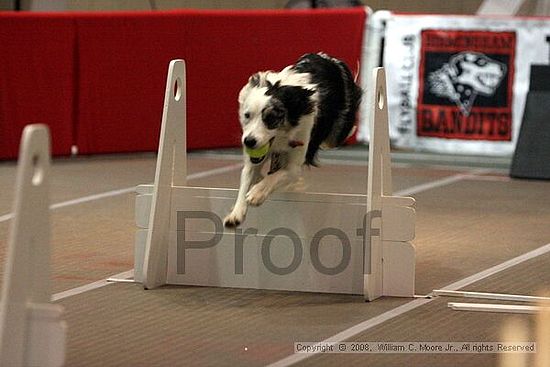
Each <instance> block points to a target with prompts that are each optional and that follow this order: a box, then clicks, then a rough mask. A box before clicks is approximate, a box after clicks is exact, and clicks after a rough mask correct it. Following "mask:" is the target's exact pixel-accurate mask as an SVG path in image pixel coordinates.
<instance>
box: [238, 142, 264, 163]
mask: <svg viewBox="0 0 550 367" xmlns="http://www.w3.org/2000/svg"><path fill="white" fill-rule="evenodd" d="M269 147H270V144H269V143H267V144H265V145H262V146H261V147H259V148H256V149H252V148H248V147H245V148H244V149H245V151H246V154H248V155H249V156H250V159H251V160H252V162H253V163H256V162H261V160H262V158H263V157H265V156H266V154H267V152H269Z"/></svg>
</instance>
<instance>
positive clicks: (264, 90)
mask: <svg viewBox="0 0 550 367" xmlns="http://www.w3.org/2000/svg"><path fill="white" fill-rule="evenodd" d="M277 78H278V74H277V73H274V72H260V73H257V74H254V75H252V76H251V77H250V79H249V80H248V83H247V84H246V85H245V86H244V87H243V88H242V90H241V92H240V93H239V119H240V122H241V126H242V130H243V135H242V143H243V145H244V146H246V147H248V148H251V149H256V148H259V147H262V146H264V145H266V144H269V143H270V142H272V141H273V139H274V138H275V137H276V136H281V135H284V134H289V132H290V131H291V130H292V129H293V128H296V127H297V126H299V124H300V120H301V119H302V117H304V116H307V115H309V114H311V113H313V110H314V102H313V99H312V96H313V94H314V93H315V92H314V91H313V90H311V89H307V88H304V87H301V86H295V85H281V81H280V80H277Z"/></svg>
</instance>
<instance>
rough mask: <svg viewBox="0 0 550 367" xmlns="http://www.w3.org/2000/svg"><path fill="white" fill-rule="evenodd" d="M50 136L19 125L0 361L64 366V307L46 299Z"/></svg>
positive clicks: (13, 365)
mask: <svg viewBox="0 0 550 367" xmlns="http://www.w3.org/2000/svg"><path fill="white" fill-rule="evenodd" d="M49 168H50V136H49V130H48V128H47V127H46V126H45V125H29V126H27V127H26V128H25V130H24V131H23V136H22V139H21V148H20V151H19V163H18V167H17V180H16V186H15V188H16V190H15V206H14V217H13V219H12V223H11V230H10V237H9V240H8V248H7V250H8V252H7V257H6V265H5V268H4V280H3V285H2V299H1V301H0V302H1V303H0V366H10V367H18V366H43V367H55V366H62V365H63V364H64V361H65V337H66V325H65V322H64V321H63V320H62V318H61V315H62V313H63V307H61V306H60V305H55V304H52V303H50V297H51V294H50V216H49V194H48V191H49V176H48V172H49Z"/></svg>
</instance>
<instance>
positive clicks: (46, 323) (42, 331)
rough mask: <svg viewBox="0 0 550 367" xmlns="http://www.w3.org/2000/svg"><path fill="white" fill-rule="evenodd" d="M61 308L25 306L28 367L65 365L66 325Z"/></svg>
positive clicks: (34, 304)
mask: <svg viewBox="0 0 550 367" xmlns="http://www.w3.org/2000/svg"><path fill="white" fill-rule="evenodd" d="M62 315H63V307H62V306H60V305H55V304H50V303H29V304H27V317H28V325H29V335H28V338H29V340H28V346H29V347H28V349H27V356H26V357H25V360H26V365H28V366H43V367H61V366H63V364H64V363H65V345H66V334H67V324H66V322H65V321H64V320H63V319H62Z"/></svg>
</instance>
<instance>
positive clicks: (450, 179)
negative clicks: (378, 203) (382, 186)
mask: <svg viewBox="0 0 550 367" xmlns="http://www.w3.org/2000/svg"><path fill="white" fill-rule="evenodd" d="M488 171H489V170H486V169H475V170H471V171H468V172H466V173H459V174H456V175H452V176H447V177H444V178H442V179H439V180H435V181H430V182H426V183H423V184H419V185H416V186H412V187H409V188H407V189H404V190H400V191H397V192H395V193H394V195H396V196H407V195H414V194H418V193H421V192H424V191H428V190H431V189H435V188H438V187H442V186H447V185H450V184H453V183H456V182H458V181H462V180H465V179H467V178H471V177H475V176H476V175H479V174H483V173H486V172H488Z"/></svg>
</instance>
